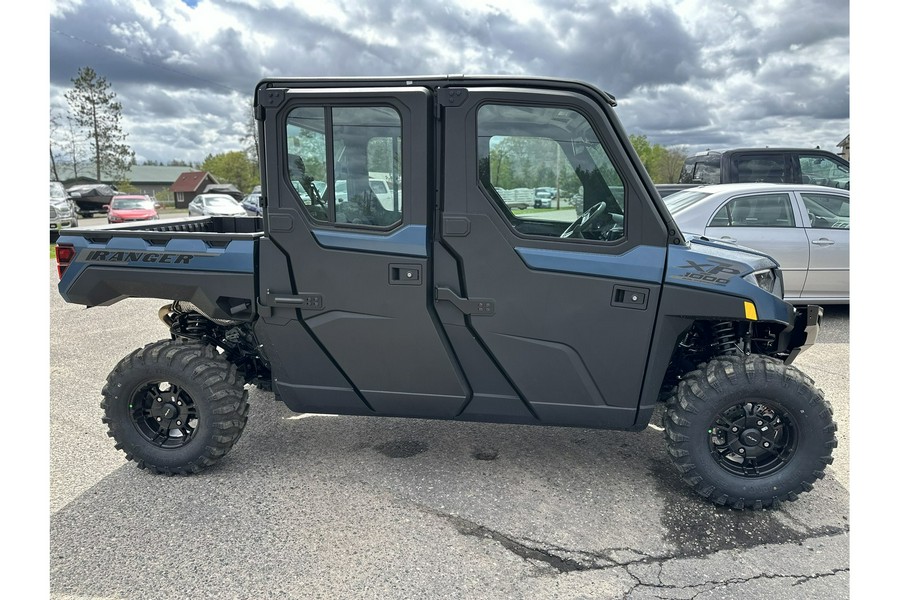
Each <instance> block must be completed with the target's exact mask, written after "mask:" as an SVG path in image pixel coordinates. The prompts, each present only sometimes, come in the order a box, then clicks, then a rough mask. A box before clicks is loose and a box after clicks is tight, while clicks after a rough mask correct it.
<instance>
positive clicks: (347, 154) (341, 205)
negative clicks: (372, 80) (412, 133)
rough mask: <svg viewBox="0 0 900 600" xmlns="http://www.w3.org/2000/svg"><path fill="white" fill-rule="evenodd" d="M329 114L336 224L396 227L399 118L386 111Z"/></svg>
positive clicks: (351, 109)
mask: <svg viewBox="0 0 900 600" xmlns="http://www.w3.org/2000/svg"><path fill="white" fill-rule="evenodd" d="M332 110H333V119H334V152H333V157H334V178H335V195H336V200H337V204H336V207H335V221H336V222H337V223H352V224H355V225H376V226H380V227H384V226H389V225H393V224H395V223H398V222H399V221H400V218H401V208H402V207H401V198H402V190H401V189H400V115H398V114H397V111H395V110H394V109H392V108H387V107H384V108H382V107H342V108H338V107H335V108H334V109H332ZM376 169H377V170H376ZM385 178H387V180H389V181H391V182H392V183H393V184H394V187H393V189H392V190H388V189H387V183H386V182H385Z"/></svg>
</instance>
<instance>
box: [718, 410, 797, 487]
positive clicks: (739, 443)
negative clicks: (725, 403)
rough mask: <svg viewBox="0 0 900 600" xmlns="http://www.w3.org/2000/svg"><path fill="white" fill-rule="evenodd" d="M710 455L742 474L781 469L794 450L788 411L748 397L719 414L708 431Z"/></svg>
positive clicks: (759, 474) (758, 474)
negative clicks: (746, 399)
mask: <svg viewBox="0 0 900 600" xmlns="http://www.w3.org/2000/svg"><path fill="white" fill-rule="evenodd" d="M708 433H709V451H710V455H711V456H712V457H713V459H714V460H715V461H716V464H718V465H719V466H720V467H721V468H723V469H724V470H726V471H728V472H729V473H732V474H734V475H739V476H741V477H763V476H766V475H771V474H773V473H776V472H777V471H779V470H781V469H783V468H784V467H785V465H787V464H788V462H790V460H791V458H792V457H793V456H794V452H795V451H796V450H797V443H798V432H797V427H796V426H795V424H794V419H793V418H792V417H791V414H790V413H789V412H788V411H787V410H785V409H784V408H783V407H781V406H779V405H778V404H775V403H772V402H768V401H764V400H758V401H757V400H748V401H745V402H741V403H740V404H735V405H733V406H731V407H729V408H726V409H725V410H723V411H722V412H720V413H719V414H718V416H717V417H716V418H715V420H714V421H713V423H712V424H711V425H710V427H709V430H708Z"/></svg>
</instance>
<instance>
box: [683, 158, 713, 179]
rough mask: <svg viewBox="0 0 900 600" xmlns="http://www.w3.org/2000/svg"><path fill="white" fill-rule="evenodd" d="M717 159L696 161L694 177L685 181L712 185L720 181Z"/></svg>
mask: <svg viewBox="0 0 900 600" xmlns="http://www.w3.org/2000/svg"><path fill="white" fill-rule="evenodd" d="M721 170H722V169H721V167H720V166H719V160H718V159H716V160H715V161H711V160H710V161H703V162H698V163H697V170H696V171H695V172H694V179H693V180H692V181H686V182H685V183H705V184H710V185H714V184H717V183H720V182H721V178H720V176H719V172H720V171H721Z"/></svg>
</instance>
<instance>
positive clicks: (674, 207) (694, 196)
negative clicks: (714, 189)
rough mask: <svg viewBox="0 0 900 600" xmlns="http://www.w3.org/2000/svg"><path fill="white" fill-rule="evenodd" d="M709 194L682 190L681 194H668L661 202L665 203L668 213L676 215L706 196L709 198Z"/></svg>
mask: <svg viewBox="0 0 900 600" xmlns="http://www.w3.org/2000/svg"><path fill="white" fill-rule="evenodd" d="M709 195H710V194H709V192H698V191H695V190H683V191H681V192H675V193H674V194H669V195H668V196H666V197H665V198H663V202H665V203H666V208H668V209H669V212H670V213H673V214H674V213H676V212H678V211H680V210H683V209H685V208H687V207H688V206H691V205H692V204H695V203H697V202H699V201H700V200H703V199H704V198H706V197H707V196H709Z"/></svg>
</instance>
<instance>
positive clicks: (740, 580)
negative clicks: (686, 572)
mask: <svg viewBox="0 0 900 600" xmlns="http://www.w3.org/2000/svg"><path fill="white" fill-rule="evenodd" d="M625 571H626V572H627V573H628V574H629V575H630V576H631V577H632V578H634V579H635V580H636V581H637V582H638V583H637V584H635V585H634V586H633V587H631V588H629V590H628V591H627V592H625V594H624V595H623V596H622V599H623V600H625V599H627V598H629V597H630V596H631V595H632V594H634V592H635V591H637V590H638V589H640V588H651V589H669V590H680V591H683V590H689V589H692V588H702V589H700V590H697V593H696V594H694V595H693V596H691V597H690V598H691V600H693V599H694V598H697V597H698V596H699V595H700V594H705V593H708V592H712V591H714V590H717V589H721V588H724V587H728V586H730V585H741V584H744V583H749V582H751V581H756V580H759V579H796V580H797V581H795V582H794V583H792V584H791V586H792V587H793V586H797V585H803V584H804V583H806V582H807V581H811V580H814V579H821V578H823V577H834V576H835V575H837V574H838V573H849V572H850V569H849V568H841V569H832V570H830V571H827V572H824V573H815V574H812V575H786V574H777V573H760V574H759V575H754V576H753V577H734V578H732V579H726V580H723V581H704V582H703V583H694V584H688V585H666V584H655V583H644V582H643V581H641V579H640V577H638V576H637V575H635V574H634V573H631V571H629V570H628V568H626V569H625ZM657 598H660V599H665V598H666V596H657Z"/></svg>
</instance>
